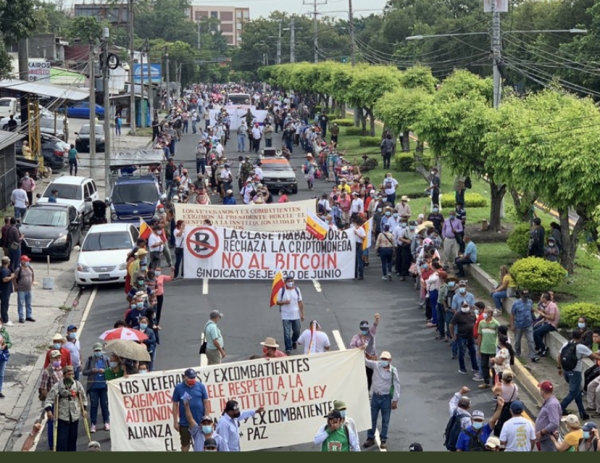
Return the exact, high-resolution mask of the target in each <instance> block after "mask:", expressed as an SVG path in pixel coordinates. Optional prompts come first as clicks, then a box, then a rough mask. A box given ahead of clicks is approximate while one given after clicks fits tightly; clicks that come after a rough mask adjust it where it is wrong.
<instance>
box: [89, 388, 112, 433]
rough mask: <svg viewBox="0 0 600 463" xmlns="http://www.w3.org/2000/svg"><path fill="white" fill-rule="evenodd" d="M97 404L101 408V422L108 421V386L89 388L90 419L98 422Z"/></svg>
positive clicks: (92, 421)
mask: <svg viewBox="0 0 600 463" xmlns="http://www.w3.org/2000/svg"><path fill="white" fill-rule="evenodd" d="M98 406H100V408H101V409H102V422H103V423H104V424H106V423H110V415H109V412H108V387H102V388H92V389H90V421H91V423H92V424H94V425H95V424H96V423H98Z"/></svg>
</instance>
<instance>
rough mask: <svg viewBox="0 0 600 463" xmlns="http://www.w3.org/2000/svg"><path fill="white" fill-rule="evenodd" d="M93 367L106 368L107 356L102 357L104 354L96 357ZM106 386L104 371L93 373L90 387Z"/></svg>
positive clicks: (100, 387) (101, 387)
mask: <svg viewBox="0 0 600 463" xmlns="http://www.w3.org/2000/svg"><path fill="white" fill-rule="evenodd" d="M94 368H98V369H100V368H102V369H104V370H107V369H108V368H109V365H108V358H107V357H104V356H102V357H99V358H97V359H96V363H95V365H94ZM106 388H107V385H106V377H105V376H104V373H96V374H94V382H93V383H92V387H91V389H106Z"/></svg>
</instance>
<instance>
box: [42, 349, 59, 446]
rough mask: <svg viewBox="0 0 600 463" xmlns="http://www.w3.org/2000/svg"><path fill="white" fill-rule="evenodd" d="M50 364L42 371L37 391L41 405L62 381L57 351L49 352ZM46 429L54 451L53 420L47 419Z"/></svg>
mask: <svg viewBox="0 0 600 463" xmlns="http://www.w3.org/2000/svg"><path fill="white" fill-rule="evenodd" d="M50 359H51V360H50V364H49V365H47V366H45V367H44V370H43V371H42V379H41V381H40V387H39V389H38V397H39V399H40V400H41V401H42V405H43V403H44V401H45V400H46V398H47V397H48V393H49V392H50V391H51V390H52V388H53V387H54V385H55V384H56V383H58V382H60V381H62V380H63V369H62V366H61V363H60V352H59V351H58V350H52V351H50ZM50 409H51V410H52V411H53V410H54V403H52V405H51V407H50ZM46 427H47V428H48V445H49V447H50V450H53V449H54V420H53V419H52V420H51V419H48V422H47V423H46Z"/></svg>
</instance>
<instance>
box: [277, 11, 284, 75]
mask: <svg viewBox="0 0 600 463" xmlns="http://www.w3.org/2000/svg"><path fill="white" fill-rule="evenodd" d="M282 21H283V20H282V19H280V20H279V34H278V36H277V64H281V22H282Z"/></svg>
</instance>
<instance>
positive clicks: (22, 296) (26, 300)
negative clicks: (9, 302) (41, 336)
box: [17, 291, 33, 320]
mask: <svg viewBox="0 0 600 463" xmlns="http://www.w3.org/2000/svg"><path fill="white" fill-rule="evenodd" d="M17 296H18V306H17V313H18V314H19V320H25V319H26V318H33V310H32V309H31V291H19V292H18V293H17ZM23 307H25V316H23Z"/></svg>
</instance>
